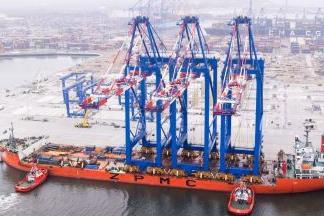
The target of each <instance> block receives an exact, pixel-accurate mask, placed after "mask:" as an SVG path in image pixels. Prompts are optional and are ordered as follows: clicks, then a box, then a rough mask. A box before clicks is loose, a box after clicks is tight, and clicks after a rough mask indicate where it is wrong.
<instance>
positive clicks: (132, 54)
mask: <svg viewBox="0 0 324 216" xmlns="http://www.w3.org/2000/svg"><path fill="white" fill-rule="evenodd" d="M129 25H130V31H129V38H128V40H126V41H125V42H124V43H123V45H122V46H121V48H120V49H119V50H118V52H117V54H116V56H115V58H114V59H113V62H112V64H111V65H110V66H109V68H108V70H107V72H106V75H105V76H104V77H103V78H102V79H101V80H100V81H98V82H97V85H96V86H95V90H94V91H93V92H92V93H91V94H90V95H88V96H86V97H85V98H84V100H83V101H82V102H81V103H80V107H81V108H82V109H83V110H85V112H84V113H85V114H84V118H83V120H82V121H81V123H79V124H77V125H76V126H77V127H90V124H89V122H88V118H89V116H90V114H89V113H90V112H91V111H92V110H99V109H100V108H101V107H102V106H103V105H105V104H106V103H107V102H108V100H109V99H110V98H112V97H114V96H121V95H122V94H124V93H125V92H126V91H127V90H129V89H131V91H132V94H133V97H134V101H133V102H134V103H133V104H132V106H135V104H137V106H138V107H140V101H139V98H138V95H137V94H138V92H140V94H142V95H143V96H142V97H144V95H145V94H146V90H145V89H142V88H140V87H139V86H140V85H141V83H142V81H143V80H144V79H146V77H148V76H150V75H151V74H152V71H150V68H146V69H145V70H143V67H141V66H140V55H141V53H145V54H146V56H151V55H152V58H159V56H160V52H159V50H158V46H161V47H162V52H165V50H166V49H165V46H164V44H163V43H162V42H161V40H160V38H159V37H156V38H155V37H154V35H156V32H155V31H154V29H153V28H152V26H151V24H150V22H149V20H148V18H147V17H141V16H138V17H135V18H133V19H132V20H131V22H130V23H129ZM157 42H159V43H157ZM123 51H124V52H125V55H124V61H123V64H122V67H121V68H120V65H119V64H118V62H117V60H118V58H119V56H120V55H121V53H123ZM116 66H117V67H119V70H120V72H119V74H118V76H117V77H116V78H114V79H113V80H112V81H109V80H108V81H107V76H108V74H109V73H110V72H111V71H112V70H113V69H114V67H116ZM144 85H145V84H144ZM139 88H140V89H139ZM137 90H139V91H137ZM138 119H139V120H141V118H138Z"/></svg>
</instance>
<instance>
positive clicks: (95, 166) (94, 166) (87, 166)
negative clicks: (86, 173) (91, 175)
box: [85, 164, 99, 169]
mask: <svg viewBox="0 0 324 216" xmlns="http://www.w3.org/2000/svg"><path fill="white" fill-rule="evenodd" d="M85 168H86V169H98V168H99V166H98V165H97V164H88V165H86V166H85Z"/></svg>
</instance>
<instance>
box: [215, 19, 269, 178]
mask: <svg viewBox="0 0 324 216" xmlns="http://www.w3.org/2000/svg"><path fill="white" fill-rule="evenodd" d="M230 26H231V28H232V32H231V38H230V42H229V47H228V50H227V54H226V59H225V62H224V67H223V70H222V73H221V81H222V83H221V89H222V92H221V94H220V96H219V97H218V100H217V103H216V104H215V107H214V114H216V115H219V116H221V125H220V127H221V131H220V171H221V172H226V173H231V174H234V175H237V176H241V175H252V174H253V175H259V174H260V162H261V161H260V157H261V147H262V116H263V74H264V60H263V59H260V58H258V56H257V53H256V48H255V45H254V39H253V33H252V28H251V19H250V18H248V17H242V16H239V17H236V18H234V19H233V20H232V22H231V23H230ZM252 81H255V85H256V88H255V95H256V98H255V118H254V124H253V125H254V143H253V145H252V146H253V147H249V148H248V147H236V146H235V145H234V143H233V134H232V130H233V125H232V120H233V118H236V117H237V116H239V115H242V114H243V113H244V112H245V110H242V109H241V106H242V104H243V102H246V103H249V101H248V100H246V101H244V99H245V97H244V95H246V94H247V86H248V85H250V83H251V82H252ZM250 142H251V141H250ZM252 142H253V141H252ZM247 144H248V143H245V145H247ZM247 155H250V158H252V159H253V163H252V164H251V166H249V167H243V166H242V165H241V164H235V163H232V162H231V160H230V157H231V156H232V157H233V158H240V159H242V158H245V157H246V156H247Z"/></svg>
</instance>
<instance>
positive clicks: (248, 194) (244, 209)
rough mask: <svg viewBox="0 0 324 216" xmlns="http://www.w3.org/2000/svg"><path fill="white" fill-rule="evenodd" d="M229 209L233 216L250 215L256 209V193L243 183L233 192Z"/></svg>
mask: <svg viewBox="0 0 324 216" xmlns="http://www.w3.org/2000/svg"><path fill="white" fill-rule="evenodd" d="M227 207H228V211H229V212H230V213H231V214H233V215H250V214H251V212H252V210H253V207H254V191H253V190H252V189H251V188H250V187H247V186H246V185H245V184H244V183H241V184H240V186H238V187H236V188H234V190H233V191H232V193H231V196H230V199H229V201H228V205H227Z"/></svg>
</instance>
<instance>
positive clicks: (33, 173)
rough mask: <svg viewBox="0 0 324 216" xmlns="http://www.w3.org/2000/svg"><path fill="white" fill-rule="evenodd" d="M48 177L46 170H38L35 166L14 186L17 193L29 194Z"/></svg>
mask: <svg viewBox="0 0 324 216" xmlns="http://www.w3.org/2000/svg"><path fill="white" fill-rule="evenodd" d="M47 176H48V170H47V169H39V168H37V167H36V166H34V167H32V168H31V170H30V171H29V172H28V174H27V175H26V176H25V178H24V179H23V180H22V181H20V182H18V184H17V185H16V186H15V189H16V191H17V192H23V193H25V192H29V191H31V190H33V189H34V188H36V187H37V186H39V185H41V184H42V183H43V182H44V181H45V180H46V179H47Z"/></svg>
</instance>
